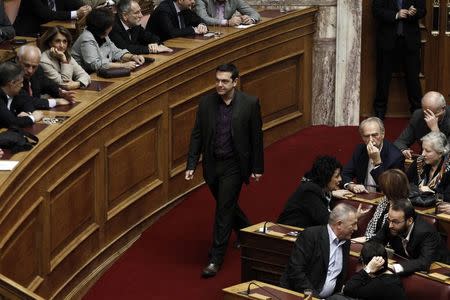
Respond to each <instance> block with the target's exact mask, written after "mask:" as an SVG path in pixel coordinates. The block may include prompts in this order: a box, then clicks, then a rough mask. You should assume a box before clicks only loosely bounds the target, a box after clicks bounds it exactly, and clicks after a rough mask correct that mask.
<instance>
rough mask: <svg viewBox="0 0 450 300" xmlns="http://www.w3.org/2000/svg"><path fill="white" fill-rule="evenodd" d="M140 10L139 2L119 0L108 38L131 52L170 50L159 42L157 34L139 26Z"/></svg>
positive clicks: (145, 52)
mask: <svg viewBox="0 0 450 300" xmlns="http://www.w3.org/2000/svg"><path fill="white" fill-rule="evenodd" d="M142 17H143V16H142V12H141V7H140V6H139V3H137V2H136V1H134V0H121V1H120V2H119V4H118V5H117V14H116V19H115V22H114V26H113V29H112V30H111V32H110V33H109V38H110V39H111V40H112V41H113V42H114V44H115V45H116V46H117V47H118V48H120V49H127V50H128V51H130V53H133V54H149V53H160V52H172V51H173V50H172V49H170V48H168V47H166V46H164V45H163V44H161V43H160V39H159V37H158V36H157V35H155V34H153V33H151V32H150V31H145V30H144V28H143V27H142V26H141V19H142Z"/></svg>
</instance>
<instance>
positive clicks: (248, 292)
mask: <svg viewBox="0 0 450 300" xmlns="http://www.w3.org/2000/svg"><path fill="white" fill-rule="evenodd" d="M252 284H253V285H256V286H257V287H259V288H260V289H262V290H263V291H265V292H266V293H268V294H270V295H272V296H273V297H274V298H276V299H278V300H282V299H281V298H280V297H278V296H277V295H275V294H273V293H271V292H270V291H268V290H267V289H265V288H263V287H262V286H260V285H259V284H257V283H256V282H253V281H251V282H250V283H249V284H248V286H247V292H246V294H247V296H249V295H250V294H251V293H250V286H251V285H252Z"/></svg>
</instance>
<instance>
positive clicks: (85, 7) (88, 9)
mask: <svg viewBox="0 0 450 300" xmlns="http://www.w3.org/2000/svg"><path fill="white" fill-rule="evenodd" d="M91 10H92V8H91V7H90V6H89V5H83V6H82V7H80V8H79V9H78V10H77V18H78V19H81V18H83V17H84V16H86V15H87V14H88V13H90V12H91Z"/></svg>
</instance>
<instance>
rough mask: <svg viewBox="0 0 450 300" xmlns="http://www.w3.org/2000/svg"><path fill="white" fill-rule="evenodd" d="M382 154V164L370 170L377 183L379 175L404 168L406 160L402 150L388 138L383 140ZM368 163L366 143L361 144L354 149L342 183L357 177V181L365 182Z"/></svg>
mask: <svg viewBox="0 0 450 300" xmlns="http://www.w3.org/2000/svg"><path fill="white" fill-rule="evenodd" d="M380 156H381V161H382V163H381V165H380V166H379V167H378V168H374V169H373V170H372V171H371V172H370V174H371V175H372V177H373V179H374V180H375V182H376V183H378V176H380V174H381V173H383V172H384V171H386V170H389V169H401V170H403V168H404V162H405V158H404V156H403V154H402V152H401V151H400V150H398V149H397V147H395V146H394V145H393V144H392V143H391V142H389V141H387V140H384V141H383V148H382V149H381V153H380ZM368 163H369V155H368V154H367V148H366V145H365V144H359V145H358V146H356V149H355V151H353V155H352V158H351V160H350V161H349V162H348V163H347V164H346V165H345V166H344V168H343V170H342V184H346V183H348V182H351V181H353V179H356V182H357V183H359V184H364V181H365V180H366V174H367V165H368Z"/></svg>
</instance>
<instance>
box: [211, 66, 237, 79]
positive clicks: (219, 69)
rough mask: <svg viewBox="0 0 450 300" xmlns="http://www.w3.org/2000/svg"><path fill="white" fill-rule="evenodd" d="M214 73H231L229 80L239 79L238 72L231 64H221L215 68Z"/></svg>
mask: <svg viewBox="0 0 450 300" xmlns="http://www.w3.org/2000/svg"><path fill="white" fill-rule="evenodd" d="M216 72H228V73H231V79H233V80H235V79H236V78H238V77H239V70H238V68H237V67H236V66H235V65H233V64H223V65H220V66H218V67H217V69H216Z"/></svg>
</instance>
